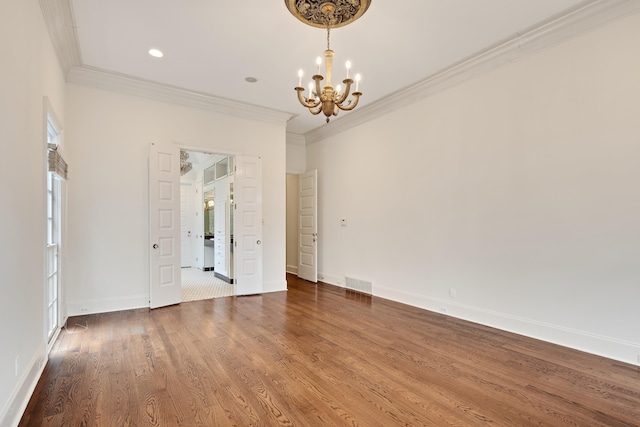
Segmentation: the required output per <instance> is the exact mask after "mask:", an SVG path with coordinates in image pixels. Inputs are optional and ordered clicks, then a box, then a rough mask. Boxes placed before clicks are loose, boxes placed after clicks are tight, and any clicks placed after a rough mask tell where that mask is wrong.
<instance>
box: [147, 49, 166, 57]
mask: <svg viewBox="0 0 640 427" xmlns="http://www.w3.org/2000/svg"><path fill="white" fill-rule="evenodd" d="M149 55H151V56H153V57H154V58H162V57H163V56H164V53H162V52H161V51H159V50H158V49H149Z"/></svg>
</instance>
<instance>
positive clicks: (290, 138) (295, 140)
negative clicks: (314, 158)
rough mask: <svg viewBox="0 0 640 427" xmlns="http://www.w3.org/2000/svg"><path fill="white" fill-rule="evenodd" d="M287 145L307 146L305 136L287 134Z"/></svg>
mask: <svg viewBox="0 0 640 427" xmlns="http://www.w3.org/2000/svg"><path fill="white" fill-rule="evenodd" d="M287 144H290V145H307V144H306V140H305V137H304V135H300V134H299V133H292V132H287Z"/></svg>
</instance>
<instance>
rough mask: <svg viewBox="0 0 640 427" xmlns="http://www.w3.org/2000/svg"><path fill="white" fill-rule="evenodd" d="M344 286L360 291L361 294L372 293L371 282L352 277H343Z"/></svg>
mask: <svg viewBox="0 0 640 427" xmlns="http://www.w3.org/2000/svg"><path fill="white" fill-rule="evenodd" d="M344 283H345V287H346V288H347V289H351V290H352V291H356V292H362V293H363V294H368V295H372V294H373V285H372V283H371V282H368V281H366V280H361V279H354V278H353V277H345V281H344Z"/></svg>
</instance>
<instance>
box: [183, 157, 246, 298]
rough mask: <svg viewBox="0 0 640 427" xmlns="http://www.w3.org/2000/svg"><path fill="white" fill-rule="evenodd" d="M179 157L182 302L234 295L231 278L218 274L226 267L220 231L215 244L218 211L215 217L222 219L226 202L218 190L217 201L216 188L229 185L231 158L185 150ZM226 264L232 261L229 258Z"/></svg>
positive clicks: (222, 193) (231, 173)
mask: <svg viewBox="0 0 640 427" xmlns="http://www.w3.org/2000/svg"><path fill="white" fill-rule="evenodd" d="M180 154H181V155H180V159H181V168H180V169H181V178H180V188H181V194H180V196H181V197H180V199H181V200H180V202H181V209H180V211H181V215H180V229H181V238H180V241H181V242H180V243H181V248H183V253H182V263H181V264H182V268H181V269H180V284H181V301H182V302H187V301H198V300H204V299H211V298H221V297H227V296H232V295H235V289H234V286H233V280H232V277H231V278H229V277H228V275H222V273H221V272H222V270H223V268H222V267H223V266H224V267H226V265H227V264H228V263H226V262H224V261H223V262H220V258H221V257H222V256H223V255H224V254H225V253H226V252H227V250H226V247H225V243H226V241H225V240H226V239H225V236H224V235H223V234H222V233H220V232H219V233H217V234H218V239H217V241H216V233H215V221H216V220H215V218H216V215H215V213H216V211H218V216H222V214H223V212H222V213H221V212H220V208H221V207H222V206H224V204H225V202H227V201H228V200H224V199H225V194H224V193H225V192H223V191H220V190H219V191H218V197H217V198H216V194H215V193H216V192H215V187H218V188H219V189H220V188H221V187H222V185H232V183H233V172H232V171H229V158H231V159H232V157H229V156H227V155H220V154H212V153H206V152H200V151H188V150H181V153H180ZM223 163H224V164H226V166H227V170H226V173H225V171H224V170H223V167H222V166H221V165H222V164H223ZM231 164H233V160H231ZM216 167H217V169H218V171H217V172H216ZM216 182H217V183H218V184H217V185H216ZM227 193H228V192H227ZM216 199H217V200H216ZM223 229H224V228H221V229H220V230H219V231H221V230H223ZM185 252H186V253H185ZM216 252H217V255H218V257H217V258H218V262H217V264H218V266H217V268H216ZM229 261H230V262H232V259H230V260H229ZM224 272H225V273H226V270H225V271H224ZM216 273H217V274H216ZM220 276H223V277H220ZM225 279H229V280H225Z"/></svg>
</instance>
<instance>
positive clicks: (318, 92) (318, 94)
mask: <svg viewBox="0 0 640 427" xmlns="http://www.w3.org/2000/svg"><path fill="white" fill-rule="evenodd" d="M322 79H324V77H322V76H321V75H320V74H316V75H314V76H313V80H315V82H316V97H317V98H318V99H321V98H322V88H320V82H321V81H322Z"/></svg>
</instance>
